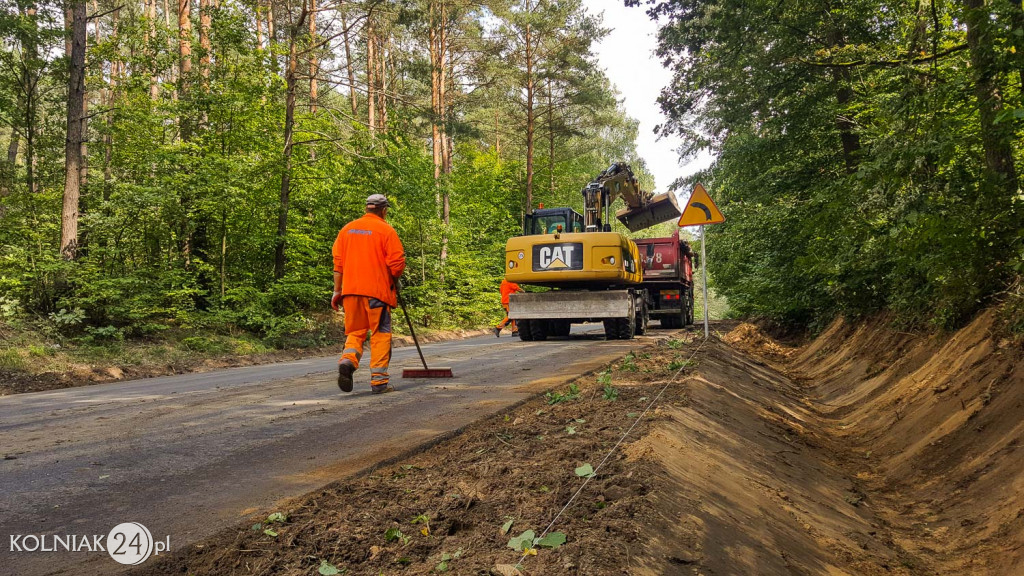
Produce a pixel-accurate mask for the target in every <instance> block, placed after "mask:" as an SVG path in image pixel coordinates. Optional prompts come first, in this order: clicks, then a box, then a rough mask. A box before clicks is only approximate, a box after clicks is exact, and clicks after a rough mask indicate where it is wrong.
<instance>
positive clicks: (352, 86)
mask: <svg viewBox="0 0 1024 576" xmlns="http://www.w3.org/2000/svg"><path fill="white" fill-rule="evenodd" d="M341 29H342V34H343V35H344V39H345V70H346V72H348V95H349V100H351V102H352V118H353V119H354V118H356V116H357V115H358V113H359V100H358V95H357V94H356V72H355V68H354V67H353V66H352V50H351V47H350V45H349V34H348V33H349V30H348V21H347V20H346V18H345V12H344V11H343V12H342V13H341Z"/></svg>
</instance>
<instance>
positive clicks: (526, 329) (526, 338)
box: [516, 320, 533, 342]
mask: <svg viewBox="0 0 1024 576" xmlns="http://www.w3.org/2000/svg"><path fill="white" fill-rule="evenodd" d="M532 323H533V322H531V321H530V320H520V321H519V322H516V327H517V328H519V339H520V340H522V341H523V342H530V341H532V340H533V333H532V332H531V331H530V324H532Z"/></svg>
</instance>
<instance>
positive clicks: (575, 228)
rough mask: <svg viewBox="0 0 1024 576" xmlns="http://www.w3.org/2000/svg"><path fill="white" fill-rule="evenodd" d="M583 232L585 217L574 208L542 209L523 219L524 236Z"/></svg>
mask: <svg viewBox="0 0 1024 576" xmlns="http://www.w3.org/2000/svg"><path fill="white" fill-rule="evenodd" d="M559 226H561V230H559ZM582 231H583V216H582V215H581V214H580V213H579V212H577V211H575V210H573V209H572V208H541V209H539V210H534V211H533V213H532V214H527V215H526V216H524V217H523V235H524V236H533V235H536V234H555V233H557V232H564V233H572V232H582Z"/></svg>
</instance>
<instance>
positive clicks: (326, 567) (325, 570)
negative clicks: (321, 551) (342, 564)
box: [317, 560, 341, 576]
mask: <svg viewBox="0 0 1024 576" xmlns="http://www.w3.org/2000/svg"><path fill="white" fill-rule="evenodd" d="M317 572H319V573H320V575H321V576H337V575H338V574H341V570H338V568H337V567H336V566H334V565H333V564H330V563H328V562H327V560H321V561H320V569H319V570H317Z"/></svg>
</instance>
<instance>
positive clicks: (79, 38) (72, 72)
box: [60, 0, 87, 260]
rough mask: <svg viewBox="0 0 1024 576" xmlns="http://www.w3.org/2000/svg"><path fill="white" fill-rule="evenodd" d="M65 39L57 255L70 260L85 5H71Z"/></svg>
mask: <svg viewBox="0 0 1024 576" xmlns="http://www.w3.org/2000/svg"><path fill="white" fill-rule="evenodd" d="M68 12H69V13H70V15H71V21H70V28H71V34H70V35H69V39H70V40H69V42H68V44H69V50H68V52H69V56H70V68H69V70H68V104H67V137H66V138H65V141H64V158H65V160H64V202H63V208H62V211H61V234H60V253H61V256H62V257H63V258H64V259H65V260H74V259H75V256H76V254H77V252H78V207H79V198H80V195H81V183H82V172H81V170H82V165H83V159H82V142H83V140H84V136H85V135H84V132H83V116H84V111H85V41H86V24H87V22H86V10H85V2H84V1H82V0H79V1H77V2H75V3H73V4H71V6H70V9H69V10H68Z"/></svg>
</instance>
